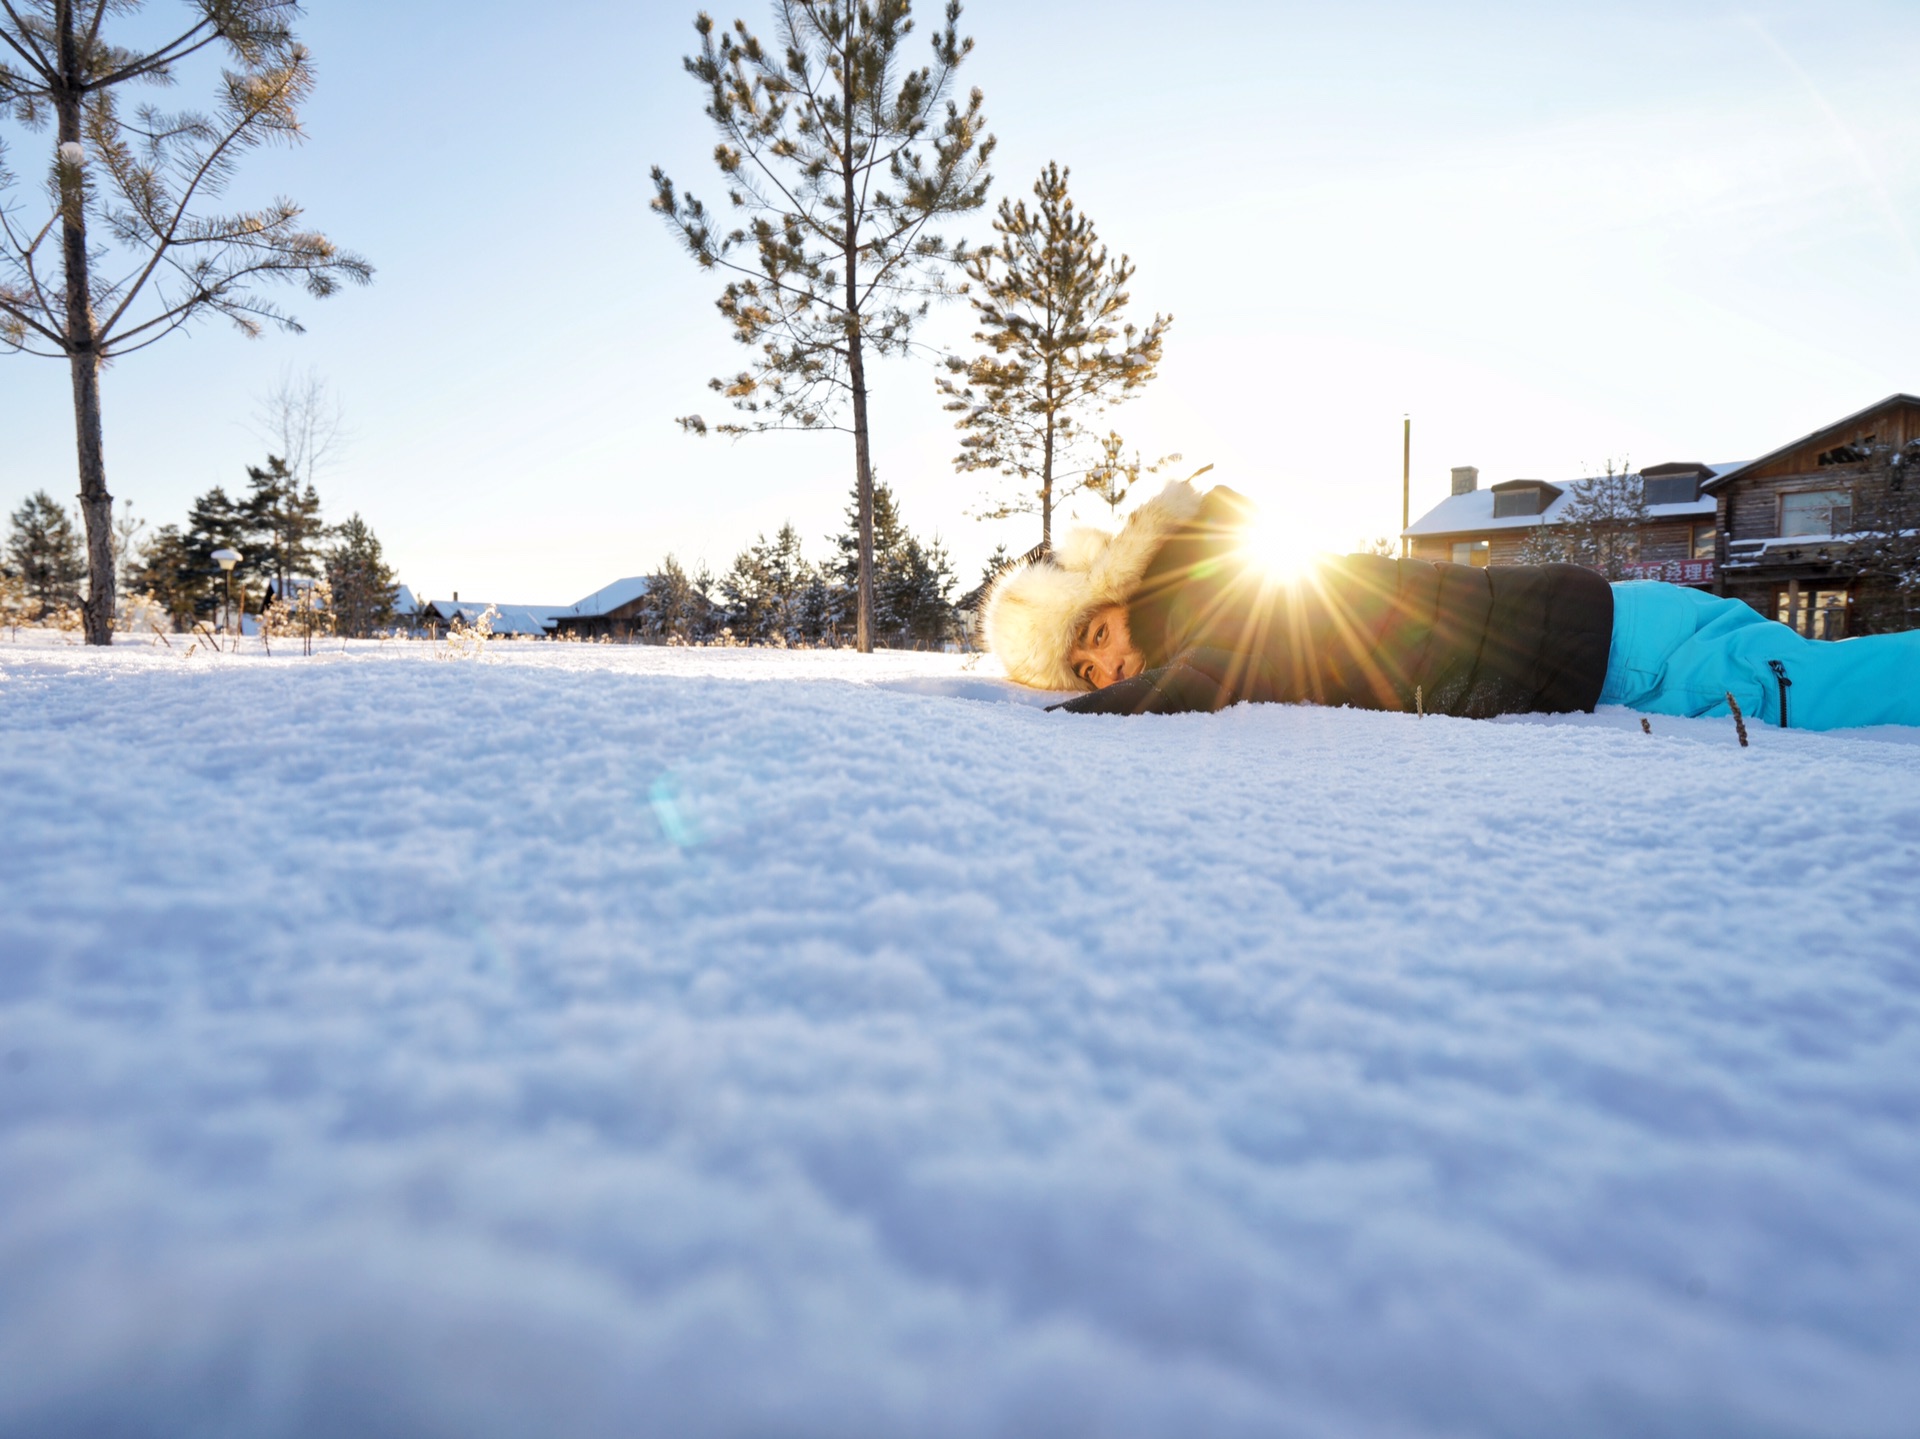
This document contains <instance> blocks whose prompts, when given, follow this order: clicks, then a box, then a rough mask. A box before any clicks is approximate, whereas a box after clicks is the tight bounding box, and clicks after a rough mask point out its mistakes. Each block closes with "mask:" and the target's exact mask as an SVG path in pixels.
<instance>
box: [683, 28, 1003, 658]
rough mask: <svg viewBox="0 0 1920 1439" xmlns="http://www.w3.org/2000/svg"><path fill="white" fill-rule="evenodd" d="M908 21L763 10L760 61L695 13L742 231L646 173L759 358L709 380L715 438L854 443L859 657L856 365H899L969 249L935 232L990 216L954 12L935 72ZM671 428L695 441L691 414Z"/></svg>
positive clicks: (966, 48) (869, 523) (864, 498)
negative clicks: (714, 396)
mask: <svg viewBox="0 0 1920 1439" xmlns="http://www.w3.org/2000/svg"><path fill="white" fill-rule="evenodd" d="M911 10H912V5H911V0H776V3H775V4H774V18H775V25H776V35H775V40H774V43H773V44H771V45H763V44H762V43H761V42H760V40H759V39H758V37H756V36H754V35H753V34H751V33H750V32H749V31H748V30H747V27H746V23H745V22H744V21H739V20H736V21H735V22H734V25H733V32H732V33H731V34H729V33H727V32H726V31H724V30H722V31H719V32H718V33H717V34H716V31H715V27H714V24H713V21H712V19H711V18H710V17H709V16H707V15H706V14H704V13H702V14H701V15H700V17H699V18H698V19H697V20H695V21H694V28H695V29H696V30H697V31H698V32H699V34H700V53H699V54H698V55H697V56H690V57H688V59H687V61H686V68H687V71H688V73H689V74H691V75H692V76H693V77H694V78H695V79H696V80H698V81H699V82H700V84H701V85H702V86H703V87H705V89H706V91H707V96H708V98H707V115H708V117H709V118H710V119H712V121H713V122H714V124H715V126H716V127H718V129H719V131H720V144H719V146H718V147H717V149H716V150H715V159H716V160H717V161H718V163H719V166H720V171H721V174H722V175H723V176H724V177H725V181H726V185H727V199H728V201H729V202H730V204H731V205H732V207H733V209H734V210H735V211H736V212H737V213H738V215H739V216H740V218H741V219H742V220H743V222H744V223H742V224H741V225H740V226H739V227H738V228H735V229H731V230H726V229H724V227H723V222H722V221H720V220H719V219H718V218H717V217H715V216H712V215H710V214H709V212H708V211H707V208H706V207H705V206H704V205H703V204H702V203H701V202H700V201H699V200H697V199H696V198H694V197H693V196H692V195H683V194H681V193H680V192H679V191H677V190H676V189H675V188H674V184H673V181H672V180H670V179H669V178H668V177H667V176H666V174H665V173H664V172H663V171H662V170H661V169H660V168H659V167H658V166H655V167H654V170H653V183H654V198H653V208H654V209H655V210H656V211H658V212H659V213H660V214H661V215H662V216H664V217H665V218H666V220H667V222H668V223H669V224H670V225H671V226H672V228H673V229H674V230H675V231H677V232H678V234H679V236H680V238H681V240H682V241H683V242H684V243H685V245H686V247H687V250H688V252H689V253H690V254H691V255H692V256H693V257H694V259H695V260H696V261H698V262H699V264H700V265H701V267H702V268H705V269H718V270H722V271H724V272H726V274H727V276H728V280H727V285H726V288H725V290H724V291H722V293H721V296H720V299H719V302H718V305H719V310H720V313H721V314H722V315H723V316H725V317H726V320H727V323H728V325H729V327H730V328H731V329H732V331H733V336H734V338H735V339H736V340H738V341H739V342H740V343H741V344H743V345H750V346H754V347H757V349H758V350H759V358H758V359H756V360H755V361H754V363H753V365H752V366H751V367H750V368H749V369H746V370H742V371H741V372H740V373H739V374H737V375H735V376H734V377H733V378H731V379H715V380H713V381H712V382H711V387H712V388H713V389H714V390H715V391H717V392H719V393H720V394H723V395H725V396H726V397H727V398H728V399H729V400H731V401H732V402H733V404H734V406H735V408H737V409H738V410H739V411H740V412H741V413H742V415H743V416H744V417H745V418H744V419H742V420H741V421H739V422H737V423H733V424H724V425H718V426H716V427H715V428H716V429H718V430H719V431H720V432H721V433H722V434H732V435H742V434H754V433H760V432H764V431H767V430H792V429H797V430H817V429H838V430H843V431H845V430H849V429H850V430H851V433H852V435H853V452H854V471H855V477H856V478H855V485H856V489H857V491H858V494H859V510H860V523H859V533H860V553H859V566H858V571H859V572H858V576H857V579H856V585H857V591H858V596H859V603H858V607H857V622H856V626H855V629H856V637H855V643H856V645H857V647H858V648H859V649H860V650H861V651H862V652H865V651H867V650H869V649H871V648H872V627H873V600H874V580H873V515H872V506H873V499H872V496H873V461H872V455H871V445H870V441H869V431H868V424H867V394H868V382H867V361H868V360H869V359H870V358H872V357H874V356H876V355H894V354H900V353H902V352H904V351H905V350H907V348H908V347H909V345H910V343H911V337H912V331H913V328H914V325H915V323H916V322H917V321H918V320H919V319H920V318H921V317H922V316H924V315H925V314H926V312H927V306H928V302H929V300H930V299H932V298H934V297H938V296H942V295H945V294H947V293H949V287H948V285H947V283H946V281H945V279H944V277H943V271H944V270H946V269H948V268H951V267H954V266H958V265H960V264H962V263H964V262H965V260H966V256H967V250H966V246H965V244H964V242H956V243H953V244H948V243H947V242H946V241H945V240H944V239H943V238H941V236H940V235H938V234H937V233H935V231H934V229H933V226H934V224H935V223H936V222H938V221H940V220H941V219H943V218H945V217H950V216H954V215H959V214H964V213H966V212H967V211H970V210H974V209H978V208H979V207H980V206H981V205H983V204H984V203H986V196H987V187H988V185H989V184H990V183H991V180H992V177H991V176H990V175H989V174H988V173H987V168H986V167H987V161H988V158H989V157H990V156H991V155H992V153H993V137H992V136H990V135H985V134H983V126H984V121H983V119H982V117H981V113H980V104H981V96H980V92H979V91H978V90H974V91H973V92H972V93H971V94H970V95H969V96H968V98H967V104H966V107H965V108H964V109H962V108H961V107H960V106H959V105H957V104H955V103H954V102H953V101H952V100H950V99H949V98H948V97H949V96H950V95H951V94H952V92H953V89H954V74H955V72H956V71H957V70H958V69H959V67H960V64H961V62H962V61H963V60H965V59H966V57H967V55H968V54H969V53H971V51H972V49H973V41H972V40H970V39H968V40H963V39H961V38H960V34H959V30H958V24H959V19H960V5H959V0H948V4H947V7H946V23H945V25H944V27H943V28H941V29H939V30H937V31H936V32H935V33H934V35H933V46H932V63H931V64H929V65H924V66H922V67H920V68H919V69H913V68H911V67H910V66H909V64H908V62H907V59H906V45H907V41H908V38H909V36H910V35H911V34H912V31H913V20H912V16H911ZM847 411H850V412H851V414H850V416H848V415H847ZM680 423H681V424H682V426H684V427H685V428H686V429H687V430H689V431H690V432H692V433H696V434H705V433H706V432H707V425H706V422H705V421H704V420H703V419H702V418H701V417H700V416H698V415H688V416H684V417H683V418H682V419H681V421H680Z"/></svg>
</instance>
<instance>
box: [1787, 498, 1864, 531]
mask: <svg viewBox="0 0 1920 1439" xmlns="http://www.w3.org/2000/svg"><path fill="white" fill-rule="evenodd" d="M1852 528H1853V491H1851V490H1802V491H1800V492H1799V493H1798V494H1792V495H1782V496H1781V497H1780V533H1781V534H1782V535H1840V534H1845V533H1846V532H1847V531H1848V530H1850V529H1852Z"/></svg>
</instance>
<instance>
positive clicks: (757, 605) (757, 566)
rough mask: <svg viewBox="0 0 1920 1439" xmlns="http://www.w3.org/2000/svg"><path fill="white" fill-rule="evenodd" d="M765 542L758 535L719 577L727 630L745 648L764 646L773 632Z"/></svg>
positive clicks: (771, 602) (763, 538) (772, 609)
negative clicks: (753, 645)
mask: <svg viewBox="0 0 1920 1439" xmlns="http://www.w3.org/2000/svg"><path fill="white" fill-rule="evenodd" d="M766 551H767V539H766V536H765V535H761V536H759V537H758V538H756V539H755V541H754V543H753V544H751V545H749V546H748V547H747V548H746V549H744V550H742V551H741V552H740V553H739V554H737V555H735V556H734V557H733V565H732V566H731V568H729V569H728V570H727V572H726V573H725V574H723V575H722V576H721V577H720V598H721V602H722V603H723V604H724V605H725V606H726V616H727V628H728V629H730V630H731V631H733V637H734V638H735V639H736V640H739V641H741V642H742V643H744V644H750V645H752V644H764V643H766V641H767V640H768V639H769V638H771V636H772V632H773V627H774V624H773V617H774V601H773V596H772V594H771V591H770V587H769V585H768V576H767V565H766Z"/></svg>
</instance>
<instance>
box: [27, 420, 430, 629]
mask: <svg viewBox="0 0 1920 1439" xmlns="http://www.w3.org/2000/svg"><path fill="white" fill-rule="evenodd" d="M145 529H146V525H145V523H144V522H140V521H136V520H134V519H133V518H132V516H131V511H130V509H128V508H127V507H122V513H121V518H120V519H119V520H118V521H117V522H116V523H115V525H114V558H115V569H116V571H117V575H116V578H117V580H118V585H117V586H116V588H117V589H118V591H119V593H120V595H121V596H122V600H121V602H120V603H119V604H118V605H117V607H116V608H117V610H118V614H117V616H116V624H117V625H118V626H119V627H121V628H125V627H127V626H128V624H129V623H130V622H131V621H130V616H131V615H132V614H133V612H135V611H136V610H139V609H143V608H144V609H145V611H146V616H145V620H144V622H145V623H154V622H158V621H161V620H164V621H165V622H166V623H168V624H170V625H171V626H172V627H173V628H175V629H186V628H188V627H190V626H191V625H193V624H194V623H195V622H196V621H203V620H204V621H211V620H213V619H214V618H215V617H216V616H217V615H218V614H219V612H220V610H221V607H222V606H223V605H224V603H225V602H226V596H227V576H226V573H225V571H223V570H222V568H221V566H220V563H219V561H217V560H216V559H214V555H215V553H216V552H218V551H220V550H232V551H234V552H236V553H237V554H238V555H239V556H240V558H239V560H238V561H236V562H235V564H234V566H233V575H232V594H233V600H234V604H235V607H236V608H237V609H239V610H241V611H242V612H243V613H246V614H250V615H255V616H258V615H262V614H268V613H270V612H271V609H272V607H273V606H275V605H276V604H278V605H279V606H280V607H281V608H283V609H284V608H288V607H291V606H293V605H295V604H296V602H298V601H299V600H300V598H301V597H302V595H304V596H305V597H306V604H305V608H306V609H307V610H308V611H309V612H310V613H313V614H317V615H318V616H320V617H321V618H322V619H323V621H324V623H325V624H326V627H327V628H329V629H332V630H334V631H335V632H337V633H340V634H345V635H354V636H366V635H371V634H374V633H376V632H377V631H379V630H382V629H385V628H388V627H390V626H392V625H394V624H395V623H396V622H397V621H398V619H399V617H398V616H397V615H396V614H395V610H394V605H395V600H396V598H397V595H398V593H399V586H398V584H397V583H396V581H395V579H394V574H393V571H392V570H391V569H390V568H389V567H388V565H387V563H386V560H385V557H384V556H383V555H382V553H381V548H380V541H379V539H378V538H377V537H376V536H375V535H374V533H373V530H372V529H371V528H370V527H369V526H368V524H367V522H366V521H365V520H363V519H362V518H361V517H360V516H359V515H358V514H355V515H352V516H350V517H349V518H348V519H347V520H345V521H344V522H342V523H340V524H338V525H329V524H328V523H327V522H326V520H325V519H324V518H323V516H322V514H321V507H320V497H319V495H318V493H317V492H316V491H315V489H314V486H313V482H312V481H311V480H307V481H305V482H302V481H301V480H300V479H299V478H298V477H297V476H295V475H294V474H293V473H292V471H291V470H290V469H289V468H288V466H287V463H286V462H285V461H284V460H283V459H281V458H280V457H278V456H269V457H268V459H267V463H266V466H265V467H264V468H262V467H258V466H249V467H248V469H247V490H246V492H245V493H243V494H240V495H229V494H228V493H227V491H226V488H225V487H224V486H221V485H215V486H214V487H213V488H212V489H210V490H208V491H207V492H206V493H205V494H203V495H201V496H200V497H199V498H198V499H196V500H194V502H193V504H192V505H191V507H190V508H189V509H188V511H187V517H186V522H185V524H184V525H177V524H169V525H162V526H161V527H160V528H159V529H158V530H156V531H155V532H154V533H153V534H151V535H146V536H144V538H143V532H144V531H145ZM0 554H4V559H0V599H3V600H4V603H5V605H6V607H7V608H8V609H9V610H10V611H11V613H10V614H9V615H8V618H9V619H11V620H13V621H14V622H24V623H34V622H38V621H56V622H58V621H59V620H61V619H62V618H63V617H64V616H66V615H68V614H71V613H74V612H77V611H78V610H79V607H80V605H81V603H82V601H83V600H84V599H85V597H86V594H87V564H86V555H85V551H84V549H83V546H82V542H81V532H80V527H79V525H78V524H77V523H76V521H75V519H74V518H73V517H72V516H70V515H69V514H68V513H67V511H66V510H65V509H64V508H63V507H62V506H61V505H60V504H59V503H58V502H57V501H55V500H54V499H53V498H52V497H51V496H49V495H48V494H47V493H46V491H44V490H40V491H36V492H35V493H34V494H32V495H30V496H28V498H27V499H26V501H25V502H24V503H23V504H22V505H21V506H20V507H19V508H18V509H16V510H14V511H13V512H12V514H11V515H10V516H9V523H8V533H7V537H6V543H5V546H4V549H3V550H0ZM316 600H317V601H318V603H316Z"/></svg>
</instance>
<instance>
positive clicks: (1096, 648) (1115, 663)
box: [1067, 605, 1147, 690]
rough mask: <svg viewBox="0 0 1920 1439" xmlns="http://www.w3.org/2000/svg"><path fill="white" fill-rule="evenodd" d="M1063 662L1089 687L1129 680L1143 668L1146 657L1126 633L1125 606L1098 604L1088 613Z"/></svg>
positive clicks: (1100, 687)
mask: <svg viewBox="0 0 1920 1439" xmlns="http://www.w3.org/2000/svg"><path fill="white" fill-rule="evenodd" d="M1067 664H1068V665H1069V666H1070V667H1071V668H1072V670H1073V672H1074V674H1075V675H1076V676H1077V677H1078V678H1079V680H1080V683H1081V684H1083V685H1085V686H1086V687H1087V688H1088V689H1090V690H1103V689H1105V688H1106V687H1107V686H1108V685H1110V684H1117V683H1119V682H1120V681H1121V680H1126V679H1132V678H1133V677H1134V676H1135V675H1137V674H1139V673H1140V671H1141V670H1143V669H1145V668H1146V667H1147V662H1146V658H1145V656H1143V655H1142V654H1141V653H1140V651H1139V650H1137V649H1135V648H1134V645H1133V636H1132V635H1130V634H1128V633H1127V607H1126V606H1125V605H1102V606H1101V607H1100V608H1099V609H1097V610H1095V611H1094V612H1093V613H1092V614H1090V615H1088V616H1087V618H1086V619H1085V621H1083V622H1082V624H1081V626H1080V629H1079V632H1078V633H1077V635H1076V636H1075V638H1074V644H1073V648H1072V649H1070V650H1068V651H1067Z"/></svg>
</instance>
